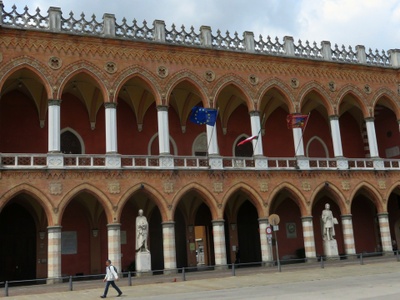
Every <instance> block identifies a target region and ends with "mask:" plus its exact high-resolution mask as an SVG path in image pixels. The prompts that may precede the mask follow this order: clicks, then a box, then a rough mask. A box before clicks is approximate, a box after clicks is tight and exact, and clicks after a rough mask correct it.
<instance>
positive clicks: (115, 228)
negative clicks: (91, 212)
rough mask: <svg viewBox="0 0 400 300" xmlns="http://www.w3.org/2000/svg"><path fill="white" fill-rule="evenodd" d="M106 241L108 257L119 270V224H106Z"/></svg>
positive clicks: (120, 269)
mask: <svg viewBox="0 0 400 300" xmlns="http://www.w3.org/2000/svg"><path fill="white" fill-rule="evenodd" d="M107 242H108V259H109V260H111V262H112V264H113V265H114V266H115V267H116V268H117V270H118V272H121V271H122V268H121V224H119V223H111V224H107Z"/></svg>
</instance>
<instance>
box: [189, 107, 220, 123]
mask: <svg viewBox="0 0 400 300" xmlns="http://www.w3.org/2000/svg"><path fill="white" fill-rule="evenodd" d="M217 115H218V110H216V109H213V108H204V107H199V106H195V107H193V108H192V113H191V114H190V118H189V119H190V121H192V122H193V123H195V124H198V125H203V124H207V125H210V126H214V125H215V122H216V121H217Z"/></svg>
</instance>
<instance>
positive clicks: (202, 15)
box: [2, 0, 400, 50]
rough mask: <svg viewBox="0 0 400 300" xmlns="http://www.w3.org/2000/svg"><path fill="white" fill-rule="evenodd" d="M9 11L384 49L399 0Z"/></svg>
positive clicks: (169, 0) (132, 2) (70, 3)
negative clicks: (204, 28)
mask: <svg viewBox="0 0 400 300" xmlns="http://www.w3.org/2000/svg"><path fill="white" fill-rule="evenodd" d="M2 1H3V4H4V7H5V10H6V11H7V12H9V11H10V10H11V7H12V5H13V4H15V5H16V6H17V8H18V9H17V11H18V12H19V13H21V12H23V8H24V7H25V6H26V5H27V6H28V8H29V12H30V13H31V14H32V13H34V12H35V9H36V8H37V7H39V8H40V9H41V14H42V15H47V10H48V8H49V7H50V6H56V7H60V8H61V10H62V13H63V16H64V17H68V14H69V12H71V11H72V12H73V13H74V15H75V18H76V19H78V17H79V15H80V14H81V13H82V12H84V13H85V15H86V19H87V20H88V19H90V17H91V16H92V14H95V15H96V19H97V21H101V20H102V16H103V14H104V13H112V14H115V17H116V18H117V23H121V20H122V18H123V17H125V18H126V19H127V20H128V24H131V21H133V19H136V20H137V21H138V24H140V25H141V24H142V21H143V20H146V21H147V22H148V24H149V25H151V24H152V23H153V21H154V20H164V21H165V24H166V27H167V29H168V30H169V29H171V25H172V24H175V25H176V26H177V27H178V28H179V27H180V26H181V25H184V26H185V27H186V31H189V29H190V27H191V26H192V25H193V26H194V28H195V32H199V31H200V26H202V25H208V26H211V29H212V33H213V34H216V31H217V29H220V30H221V31H222V32H223V33H225V32H226V31H227V30H229V31H230V32H231V33H232V34H233V33H234V32H235V31H237V32H238V33H239V36H240V37H242V35H243V32H244V31H252V32H254V35H255V37H256V39H257V40H258V37H259V35H260V34H261V35H262V36H263V37H267V36H268V35H269V36H271V37H272V38H275V37H278V38H279V40H280V42H282V41H283V37H284V36H286V35H288V36H292V37H293V38H294V40H295V42H296V44H297V42H298V40H299V39H301V40H302V41H306V40H308V41H309V42H314V41H315V42H317V44H318V46H320V44H321V41H330V42H331V43H332V47H333V45H334V44H335V43H337V44H338V45H339V46H341V45H345V46H346V48H347V47H348V46H351V47H353V49H354V48H355V46H356V45H364V46H365V47H366V49H367V50H368V49H369V48H372V49H373V50H375V49H378V50H389V49H395V48H400V0H385V1H382V0H247V1H246V0H107V1H106V0H67V1H66V0H33V1H32V0H30V1H29V0H2ZM231 36H232V35H231Z"/></svg>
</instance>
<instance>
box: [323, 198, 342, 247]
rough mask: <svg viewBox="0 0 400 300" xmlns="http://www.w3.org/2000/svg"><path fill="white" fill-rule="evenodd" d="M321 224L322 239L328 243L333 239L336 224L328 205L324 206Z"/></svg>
mask: <svg viewBox="0 0 400 300" xmlns="http://www.w3.org/2000/svg"><path fill="white" fill-rule="evenodd" d="M321 218H322V223H323V239H324V241H330V240H334V239H335V227H334V225H335V224H338V221H337V219H336V218H334V217H333V214H332V211H331V210H330V205H329V204H328V203H326V204H325V209H324V210H323V211H322V216H321Z"/></svg>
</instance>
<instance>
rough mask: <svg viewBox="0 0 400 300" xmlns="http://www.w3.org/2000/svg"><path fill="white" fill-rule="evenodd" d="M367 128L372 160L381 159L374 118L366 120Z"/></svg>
mask: <svg viewBox="0 0 400 300" xmlns="http://www.w3.org/2000/svg"><path fill="white" fill-rule="evenodd" d="M365 127H366V128H367V135H368V146H369V153H370V155H371V158H374V157H379V152H378V142H377V141H376V132H375V122H374V118H366V119H365Z"/></svg>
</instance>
